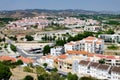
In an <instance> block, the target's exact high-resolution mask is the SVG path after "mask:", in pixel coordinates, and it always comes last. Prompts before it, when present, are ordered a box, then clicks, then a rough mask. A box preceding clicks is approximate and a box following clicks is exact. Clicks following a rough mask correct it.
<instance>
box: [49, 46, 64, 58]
mask: <svg viewBox="0 0 120 80" xmlns="http://www.w3.org/2000/svg"><path fill="white" fill-rule="evenodd" d="M63 53H64V48H63V47H62V46H57V47H54V48H51V49H50V54H51V55H52V56H59V55H61V54H63Z"/></svg>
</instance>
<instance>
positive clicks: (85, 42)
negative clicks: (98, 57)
mask: <svg viewBox="0 0 120 80" xmlns="http://www.w3.org/2000/svg"><path fill="white" fill-rule="evenodd" d="M64 47H65V52H67V51H72V50H78V51H86V52H89V53H100V54H101V53H103V52H104V40H102V39H98V38H96V37H92V36H89V37H87V38H84V39H82V40H80V41H76V42H73V41H72V42H69V43H67V44H65V45H64Z"/></svg>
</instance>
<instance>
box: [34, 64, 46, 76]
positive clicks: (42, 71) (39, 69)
mask: <svg viewBox="0 0 120 80" xmlns="http://www.w3.org/2000/svg"><path fill="white" fill-rule="evenodd" d="M45 72H46V71H45V70H44V68H43V67H41V66H37V67H36V73H37V74H38V75H39V74H40V75H42V74H44V73H45Z"/></svg>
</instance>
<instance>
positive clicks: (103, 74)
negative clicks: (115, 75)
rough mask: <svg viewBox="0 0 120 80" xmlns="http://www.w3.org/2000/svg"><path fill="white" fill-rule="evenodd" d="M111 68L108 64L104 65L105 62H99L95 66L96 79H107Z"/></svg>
mask: <svg viewBox="0 0 120 80" xmlns="http://www.w3.org/2000/svg"><path fill="white" fill-rule="evenodd" d="M110 69H111V66H109V65H105V64H100V65H99V66H98V67H97V70H96V72H97V76H96V77H97V78H98V79H102V80H104V79H109V78H110V74H109V71H110Z"/></svg>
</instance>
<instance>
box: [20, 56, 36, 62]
mask: <svg viewBox="0 0 120 80" xmlns="http://www.w3.org/2000/svg"><path fill="white" fill-rule="evenodd" d="M18 60H22V61H23V62H24V63H27V64H29V63H33V62H34V60H33V59H31V58H25V57H23V56H20V57H19V58H18Z"/></svg>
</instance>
